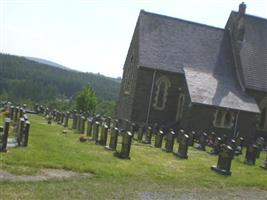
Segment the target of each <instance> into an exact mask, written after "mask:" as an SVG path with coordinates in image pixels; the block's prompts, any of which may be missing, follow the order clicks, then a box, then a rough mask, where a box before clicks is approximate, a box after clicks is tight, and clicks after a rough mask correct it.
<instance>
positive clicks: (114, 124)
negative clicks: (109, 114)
mask: <svg viewBox="0 0 267 200" xmlns="http://www.w3.org/2000/svg"><path fill="white" fill-rule="evenodd" d="M115 127H116V128H118V127H119V120H118V119H114V120H113V128H115Z"/></svg>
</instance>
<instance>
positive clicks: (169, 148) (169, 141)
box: [162, 131, 176, 153]
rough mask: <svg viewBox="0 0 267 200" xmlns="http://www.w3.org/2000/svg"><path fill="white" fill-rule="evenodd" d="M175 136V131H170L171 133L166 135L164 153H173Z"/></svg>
mask: <svg viewBox="0 0 267 200" xmlns="http://www.w3.org/2000/svg"><path fill="white" fill-rule="evenodd" d="M175 136H176V134H175V132H174V131H169V133H168V134H167V135H166V142H165V147H164V148H163V149H162V150H163V151H166V152H167V153H171V152H173V145H174V140H175Z"/></svg>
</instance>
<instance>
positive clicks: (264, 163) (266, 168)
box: [261, 154, 267, 170]
mask: <svg viewBox="0 0 267 200" xmlns="http://www.w3.org/2000/svg"><path fill="white" fill-rule="evenodd" d="M266 155H267V154H266ZM261 168H263V169H265V170H267V156H266V159H265V161H264V162H263V165H262V166H261Z"/></svg>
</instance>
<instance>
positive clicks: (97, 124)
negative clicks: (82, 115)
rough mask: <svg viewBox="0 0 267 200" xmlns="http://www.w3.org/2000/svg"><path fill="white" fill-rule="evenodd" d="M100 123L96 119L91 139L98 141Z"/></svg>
mask: <svg viewBox="0 0 267 200" xmlns="http://www.w3.org/2000/svg"><path fill="white" fill-rule="evenodd" d="M99 125H100V123H99V122H98V121H96V122H95V123H94V125H93V137H92V139H91V141H95V142H96V143H98V137H99Z"/></svg>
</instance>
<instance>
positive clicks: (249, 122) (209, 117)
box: [185, 104, 255, 141]
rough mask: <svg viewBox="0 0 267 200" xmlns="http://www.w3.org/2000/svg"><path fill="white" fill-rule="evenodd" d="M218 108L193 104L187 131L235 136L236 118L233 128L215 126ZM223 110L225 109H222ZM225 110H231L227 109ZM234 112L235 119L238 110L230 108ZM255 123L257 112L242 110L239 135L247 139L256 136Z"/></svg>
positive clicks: (239, 117) (239, 120)
mask: <svg viewBox="0 0 267 200" xmlns="http://www.w3.org/2000/svg"><path fill="white" fill-rule="evenodd" d="M216 110H218V108H217V107H213V106H205V105H201V104H193V105H192V107H191V112H190V116H188V118H187V119H185V120H187V121H188V123H187V126H186V127H185V130H186V132H189V131H195V132H202V131H203V132H206V133H211V132H215V133H216V135H218V136H222V135H224V134H226V135H228V136H229V137H232V136H234V132H235V131H234V129H235V120H234V121H233V122H234V125H233V126H232V127H231V128H220V127H215V126H214V119H215V113H216ZM220 110H223V109H220ZM225 111H229V110H226V109H225ZM230 111H231V112H233V114H234V116H235V119H236V116H237V113H238V111H235V110H230ZM254 123H255V114H253V113H248V112H242V111H241V112H240V113H239V116H238V123H237V128H236V130H238V131H239V136H242V137H244V138H245V139H246V140H247V141H248V140H251V138H254V137H255V128H254V126H253V124H254Z"/></svg>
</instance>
